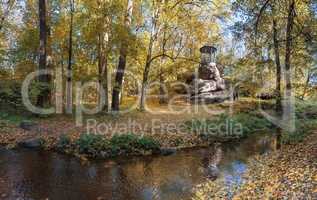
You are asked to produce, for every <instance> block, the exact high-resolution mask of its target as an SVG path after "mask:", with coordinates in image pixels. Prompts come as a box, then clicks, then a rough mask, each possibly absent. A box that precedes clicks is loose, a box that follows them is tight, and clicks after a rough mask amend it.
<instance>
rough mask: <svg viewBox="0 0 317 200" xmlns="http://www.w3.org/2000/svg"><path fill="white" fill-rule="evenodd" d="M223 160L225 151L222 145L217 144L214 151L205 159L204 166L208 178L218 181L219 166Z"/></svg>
mask: <svg viewBox="0 0 317 200" xmlns="http://www.w3.org/2000/svg"><path fill="white" fill-rule="evenodd" d="M222 158H223V150H222V147H221V145H220V144H215V145H214V147H213V149H212V151H211V152H210V151H208V154H207V155H205V156H204V158H203V161H202V162H203V165H204V168H205V173H206V176H207V177H208V178H209V179H211V180H216V179H217V178H218V177H219V175H220V171H219V168H218V167H219V164H220V162H221V160H222Z"/></svg>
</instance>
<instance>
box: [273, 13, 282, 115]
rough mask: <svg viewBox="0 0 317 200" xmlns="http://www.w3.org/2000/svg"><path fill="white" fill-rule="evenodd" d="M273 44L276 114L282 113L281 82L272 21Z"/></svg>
mask: <svg viewBox="0 0 317 200" xmlns="http://www.w3.org/2000/svg"><path fill="white" fill-rule="evenodd" d="M273 43H274V53H275V64H276V89H275V95H276V112H277V113H282V110H283V107H282V99H281V98H282V95H281V80H282V67H281V61H280V50H279V41H278V32H277V23H276V20H275V19H273Z"/></svg>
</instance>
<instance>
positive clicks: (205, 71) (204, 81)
mask: <svg viewBox="0 0 317 200" xmlns="http://www.w3.org/2000/svg"><path fill="white" fill-rule="evenodd" d="M200 52H201V63H200V66H199V68H198V71H197V72H196V75H195V76H194V79H193V80H192V84H191V94H190V101H191V103H206V104H211V103H220V102H224V101H225V100H227V99H229V92H228V91H227V89H226V83H225V80H224V79H223V78H222V75H221V73H220V71H219V68H218V66H217V63H216V52H217V49H216V48H215V47H213V46H208V45H206V46H203V47H202V48H201V49H200Z"/></svg>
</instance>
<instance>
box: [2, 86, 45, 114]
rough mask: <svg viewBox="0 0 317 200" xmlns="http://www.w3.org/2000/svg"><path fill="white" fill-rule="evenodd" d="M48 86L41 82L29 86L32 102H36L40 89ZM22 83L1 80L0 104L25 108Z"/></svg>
mask: <svg viewBox="0 0 317 200" xmlns="http://www.w3.org/2000/svg"><path fill="white" fill-rule="evenodd" d="M43 88H47V86H43V85H41V84H39V83H33V84H31V86H30V88H29V97H30V100H31V102H32V103H35V102H36V99H37V96H38V95H39V93H40V90H41V89H43ZM21 89H22V83H21V82H18V81H1V82H0V106H1V107H3V108H6V109H9V108H11V109H13V110H15V111H16V110H24V105H23V102H22V94H21Z"/></svg>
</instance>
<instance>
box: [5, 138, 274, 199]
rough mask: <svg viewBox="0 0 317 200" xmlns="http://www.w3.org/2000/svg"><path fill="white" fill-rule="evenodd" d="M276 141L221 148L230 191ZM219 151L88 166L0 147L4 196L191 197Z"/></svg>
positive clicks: (254, 140)
mask: <svg viewBox="0 0 317 200" xmlns="http://www.w3.org/2000/svg"><path fill="white" fill-rule="evenodd" d="M272 141H273V137H271V136H268V135H263V134H259V135H255V136H253V137H251V138H249V139H246V140H243V141H240V142H236V143H230V144H224V145H221V146H220V147H217V149H218V150H219V148H220V152H221V156H220V157H221V158H220V163H219V165H218V167H219V177H221V178H224V180H225V183H226V186H227V188H228V190H230V188H231V187H234V186H235V185H239V184H241V183H242V181H243V177H242V176H243V174H244V173H245V172H246V170H247V169H248V165H247V159H248V158H249V157H250V156H252V155H255V154H263V153H267V152H269V151H270V150H271V143H272ZM215 149H216V148H215V147H210V148H205V149H194V150H186V151H181V152H177V153H176V154H174V155H171V156H149V157H137V158H125V159H122V158H121V159H116V160H110V161H96V162H91V163H90V165H88V166H83V165H81V164H80V162H79V161H78V160H77V159H75V158H72V157H69V156H65V155H60V154H57V153H52V152H37V151H31V150H21V149H20V150H5V149H0V199H1V198H2V199H27V200H29V199H34V200H38V199H47V198H48V199H50V200H51V199H53V200H54V199H56V200H63V199H74V200H80V199H84V200H90V199H93V200H95V199H98V198H99V199H106V200H111V199H113V200H126V199H129V200H130V199H136V200H142V199H144V200H150V199H158V200H159V199H162V200H176V199H177V200H178V199H191V197H192V188H194V187H195V186H197V185H198V184H201V183H204V182H205V181H207V180H209V179H210V174H209V173H210V170H209V169H210V165H211V162H213V159H214V154H215V151H217V149H216V150H215ZM1 195H2V197H1Z"/></svg>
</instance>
